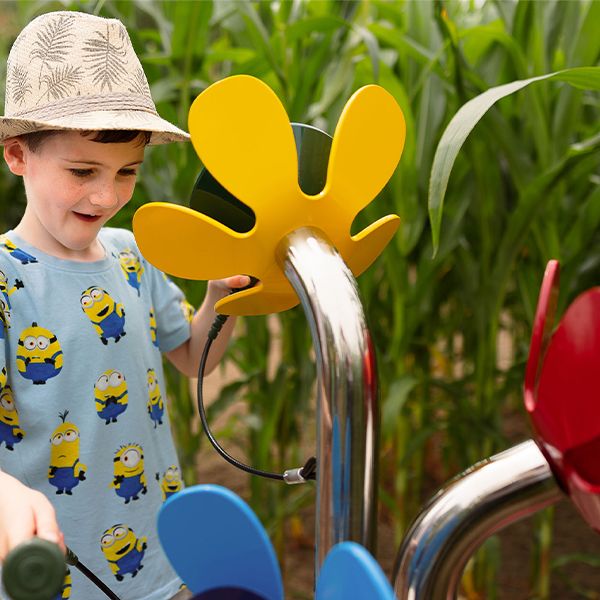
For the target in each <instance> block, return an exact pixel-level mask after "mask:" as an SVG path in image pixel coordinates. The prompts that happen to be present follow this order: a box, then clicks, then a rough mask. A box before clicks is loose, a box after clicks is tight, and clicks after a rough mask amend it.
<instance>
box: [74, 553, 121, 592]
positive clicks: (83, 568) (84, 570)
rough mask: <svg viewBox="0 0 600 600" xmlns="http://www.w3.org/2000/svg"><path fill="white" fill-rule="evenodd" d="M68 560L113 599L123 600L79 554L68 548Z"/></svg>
mask: <svg viewBox="0 0 600 600" xmlns="http://www.w3.org/2000/svg"><path fill="white" fill-rule="evenodd" d="M66 561H67V563H68V564H70V565H71V566H73V567H75V568H76V569H78V570H79V571H80V572H81V573H83V575H85V576H86V577H87V578H88V579H89V580H90V581H91V582H92V583H93V584H94V585H95V586H96V587H98V588H99V589H100V590H102V591H103V592H104V593H105V594H106V595H107V596H108V597H109V598H110V599H111V600H121V599H120V598H119V596H117V595H116V594H115V593H114V592H113V591H112V590H111V589H110V588H109V587H108V586H107V585H106V584H105V583H104V582H103V581H102V580H101V579H99V578H98V577H96V575H94V573H92V572H91V571H90V570H89V569H88V568H87V567H86V566H85V565H84V564H83V563H82V562H81V561H80V560H79V558H77V555H76V554H75V553H74V552H73V551H72V550H71V549H70V548H67V554H66Z"/></svg>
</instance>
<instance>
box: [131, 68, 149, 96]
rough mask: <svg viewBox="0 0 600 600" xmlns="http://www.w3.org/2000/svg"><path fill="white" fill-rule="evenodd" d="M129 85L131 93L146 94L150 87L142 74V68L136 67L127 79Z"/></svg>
mask: <svg viewBox="0 0 600 600" xmlns="http://www.w3.org/2000/svg"><path fill="white" fill-rule="evenodd" d="M128 83H129V87H128V90H129V91H130V92H131V93H132V94H138V95H140V96H148V95H149V94H150V89H149V87H148V80H147V79H146V75H145V74H144V69H142V67H138V68H137V69H136V70H135V71H134V72H133V73H132V74H131V76H130V77H129V79H128Z"/></svg>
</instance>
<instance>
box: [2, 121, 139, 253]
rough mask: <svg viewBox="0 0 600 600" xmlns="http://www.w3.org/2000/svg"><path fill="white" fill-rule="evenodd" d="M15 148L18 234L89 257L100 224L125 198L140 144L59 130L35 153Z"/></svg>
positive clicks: (45, 247) (41, 244)
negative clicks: (22, 205)
mask: <svg viewBox="0 0 600 600" xmlns="http://www.w3.org/2000/svg"><path fill="white" fill-rule="evenodd" d="M21 152H22V156H23V158H22V165H21V169H22V172H20V173H17V174H20V175H22V176H23V180H24V183H25V190H26V192H27V209H26V211H25V215H24V217H23V219H22V221H21V224H20V225H19V227H18V231H19V233H20V234H21V235H23V237H25V239H26V240H27V241H28V242H30V243H32V244H34V245H36V246H37V247H38V248H40V249H41V250H45V251H47V252H49V253H53V254H56V255H59V256H62V257H64V258H75V259H76V258H80V259H85V258H89V257H90V256H93V252H92V251H93V250H97V246H98V242H97V241H96V236H97V235H98V232H99V230H100V228H101V227H102V226H103V225H104V224H105V223H106V222H107V221H108V220H109V219H110V218H111V217H112V216H113V215H115V214H116V213H117V212H118V211H119V210H120V209H121V208H122V207H123V206H124V205H125V204H127V202H129V200H130V199H131V196H132V194H133V189H134V187H135V182H136V175H137V171H138V169H139V166H140V165H141V163H142V161H143V159H144V147H143V146H141V145H140V143H139V140H138V139H135V140H133V141H131V142H127V143H115V144H103V143H98V142H94V141H92V140H91V139H88V138H86V137H83V136H82V135H80V134H79V132H61V133H59V134H56V135H53V136H51V137H49V138H47V139H45V140H44V141H43V143H42V144H41V145H40V147H38V148H37V149H36V151H35V152H32V151H31V150H29V149H28V148H27V146H26V145H25V144H21ZM9 166H11V165H10V162H9ZM11 170H13V172H17V171H15V170H14V169H12V167H11Z"/></svg>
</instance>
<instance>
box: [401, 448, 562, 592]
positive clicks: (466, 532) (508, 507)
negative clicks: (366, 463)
mask: <svg viewBox="0 0 600 600" xmlns="http://www.w3.org/2000/svg"><path fill="white" fill-rule="evenodd" d="M563 497H564V495H563V493H562V492H561V490H560V489H559V487H558V485H557V483H556V481H555V479H554V476H553V475H552V472H551V471H550V467H549V466H548V462H547V461H546V459H545V458H544V455H543V454H542V452H541V451H540V449H539V448H538V446H537V445H536V444H535V442H533V441H531V440H529V441H527V442H524V443H522V444H519V445H518V446H515V447H514V448H510V449H509V450H506V451H504V452H501V453H500V454H496V455H495V456H492V457H491V458H488V459H487V460H485V461H482V462H481V463H478V464H476V465H474V466H473V467H471V468H470V469H468V470H467V471H465V473H463V474H462V475H460V476H459V477H457V478H456V479H454V480H452V481H451V482H450V483H449V484H448V485H447V486H446V487H445V488H443V489H442V490H441V491H440V492H438V494H437V495H436V496H434V497H433V498H432V499H431V500H430V502H429V504H428V505H427V506H426V507H425V508H424V509H423V511H422V512H421V514H420V515H419V516H418V517H417V518H416V520H415V521H414V523H413V524H412V526H411V528H410V530H409V531H408V533H407V535H406V537H405V538H404V541H403V543H402V545H401V547H400V550H399V552H398V556H397V558H396V565H395V567H394V575H393V579H392V580H393V582H394V591H395V593H396V596H397V598H398V599H399V600H454V599H455V598H456V595H457V590H458V586H459V583H460V577H461V575H462V572H463V570H464V568H465V565H466V563H467V561H468V559H469V558H470V557H471V556H472V554H473V552H474V551H475V550H476V549H477V547H478V546H479V545H480V544H481V543H482V542H483V541H484V540H485V539H487V538H488V537H489V536H491V535H492V534H493V533H495V532H497V531H499V530H500V529H503V528H504V527H506V526H507V525H510V524H511V523H514V522H515V521H518V520H520V519H522V518H524V517H526V516H528V515H530V514H532V513H535V512H537V511H539V510H541V509H542V508H545V507H546V506H549V505H551V504H554V503H555V502H557V501H558V500H560V499H561V498H563Z"/></svg>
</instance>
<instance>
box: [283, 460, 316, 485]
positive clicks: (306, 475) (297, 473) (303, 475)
mask: <svg viewBox="0 0 600 600" xmlns="http://www.w3.org/2000/svg"><path fill="white" fill-rule="evenodd" d="M316 478H317V459H316V458H315V457H314V456H311V457H310V458H309V459H308V460H307V461H306V464H305V465H304V466H303V467H299V468H298V469H288V470H287V471H285V472H284V474H283V480H284V481H285V482H286V483H287V484H288V485H297V484H299V483H306V482H307V481H311V480H315V479H316Z"/></svg>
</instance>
